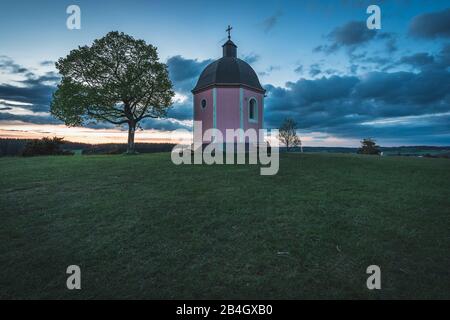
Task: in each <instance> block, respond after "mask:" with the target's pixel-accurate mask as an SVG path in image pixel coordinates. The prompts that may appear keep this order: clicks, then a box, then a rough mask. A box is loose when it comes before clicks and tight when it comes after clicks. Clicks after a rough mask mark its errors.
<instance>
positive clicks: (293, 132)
mask: <svg viewBox="0 0 450 320" xmlns="http://www.w3.org/2000/svg"><path fill="white" fill-rule="evenodd" d="M278 138H279V139H280V140H281V142H282V143H283V144H284V145H285V146H286V150H287V151H289V150H290V149H291V148H293V147H298V146H300V147H301V145H302V141H301V140H300V138H299V137H298V135H297V123H296V122H295V121H294V119H291V118H286V119H285V120H284V122H283V124H282V125H281V127H280V128H279V130H278ZM302 151H303V148H302Z"/></svg>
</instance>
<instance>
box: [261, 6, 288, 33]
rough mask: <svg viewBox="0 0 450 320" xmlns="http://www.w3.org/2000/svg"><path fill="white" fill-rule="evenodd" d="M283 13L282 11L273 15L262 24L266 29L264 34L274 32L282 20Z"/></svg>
mask: <svg viewBox="0 0 450 320" xmlns="http://www.w3.org/2000/svg"><path fill="white" fill-rule="evenodd" d="M282 15H283V13H282V12H281V11H278V12H276V13H275V14H273V15H271V16H270V17H268V18H266V19H265V20H264V21H263V22H262V26H263V28H264V32H265V33H268V32H269V31H270V30H272V29H273V28H274V27H275V26H276V25H277V24H278V21H279V20H280V18H281V16H282Z"/></svg>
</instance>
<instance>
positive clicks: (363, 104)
mask: <svg viewBox="0 0 450 320" xmlns="http://www.w3.org/2000/svg"><path fill="white" fill-rule="evenodd" d="M266 89H267V92H268V97H267V101H266V103H265V105H266V111H265V119H266V124H267V125H268V126H269V127H277V126H279V125H280V123H281V122H282V121H283V119H284V118H286V117H293V118H294V119H295V120H296V121H297V122H298V124H299V127H300V128H301V129H303V130H307V131H319V132H326V133H328V134H330V135H335V136H338V137H345V138H357V139H360V138H362V137H366V136H373V137H378V138H398V139H401V138H404V139H410V141H412V142H413V143H415V142H416V141H419V140H420V135H430V136H428V138H427V139H431V138H432V137H431V135H432V134H434V135H436V136H440V137H442V136H443V135H448V138H447V140H446V141H447V143H450V117H449V116H448V115H447V114H450V73H449V72H447V71H445V70H436V69H434V70H427V71H422V72H419V73H413V72H393V73H388V72H372V73H368V74H365V75H364V76H360V77H356V76H336V75H334V76H331V77H328V78H326V77H322V78H319V79H313V80H306V79H300V80H298V81H297V82H288V83H287V84H286V88H281V87H274V86H271V85H268V86H266ZM436 114H437V115H439V116H433V115H436ZM408 117H413V118H412V119H410V120H409V121H408ZM390 118H394V119H400V120H401V119H406V120H402V121H403V122H402V124H401V125H391V126H389V125H386V124H384V122H383V119H390ZM377 121H378V122H379V123H377ZM422 138H423V137H422ZM411 139H412V140H411ZM424 139H425V138H424ZM430 141H431V140H430Z"/></svg>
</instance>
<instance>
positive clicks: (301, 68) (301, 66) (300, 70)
mask: <svg viewBox="0 0 450 320" xmlns="http://www.w3.org/2000/svg"><path fill="white" fill-rule="evenodd" d="M294 71H295V72H296V73H300V74H302V73H303V65H298V66H297V67H296V68H295V69H294Z"/></svg>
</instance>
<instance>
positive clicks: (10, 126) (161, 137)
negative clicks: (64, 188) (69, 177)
mask: <svg viewBox="0 0 450 320" xmlns="http://www.w3.org/2000/svg"><path fill="white" fill-rule="evenodd" d="M321 134H323V133H321V132H308V133H303V134H301V135H300V138H301V140H302V144H303V146H305V147H306V146H310V147H321V146H333V147H355V146H358V145H359V140H358V139H342V138H338V137H334V136H328V137H326V138H322V139H317V138H316V136H319V135H321ZM44 137H59V138H64V140H66V141H70V142H80V143H88V144H103V143H121V144H125V143H127V139H128V132H127V131H126V130H120V129H93V128H85V127H67V126H65V125H63V124H34V123H28V122H23V121H8V120H3V121H1V120H0V138H9V139H41V138H44ZM135 142H136V143H172V144H179V143H182V144H186V143H191V142H192V133H191V132H189V131H187V130H175V131H163V130H155V129H148V130H138V131H136V135H135Z"/></svg>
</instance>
